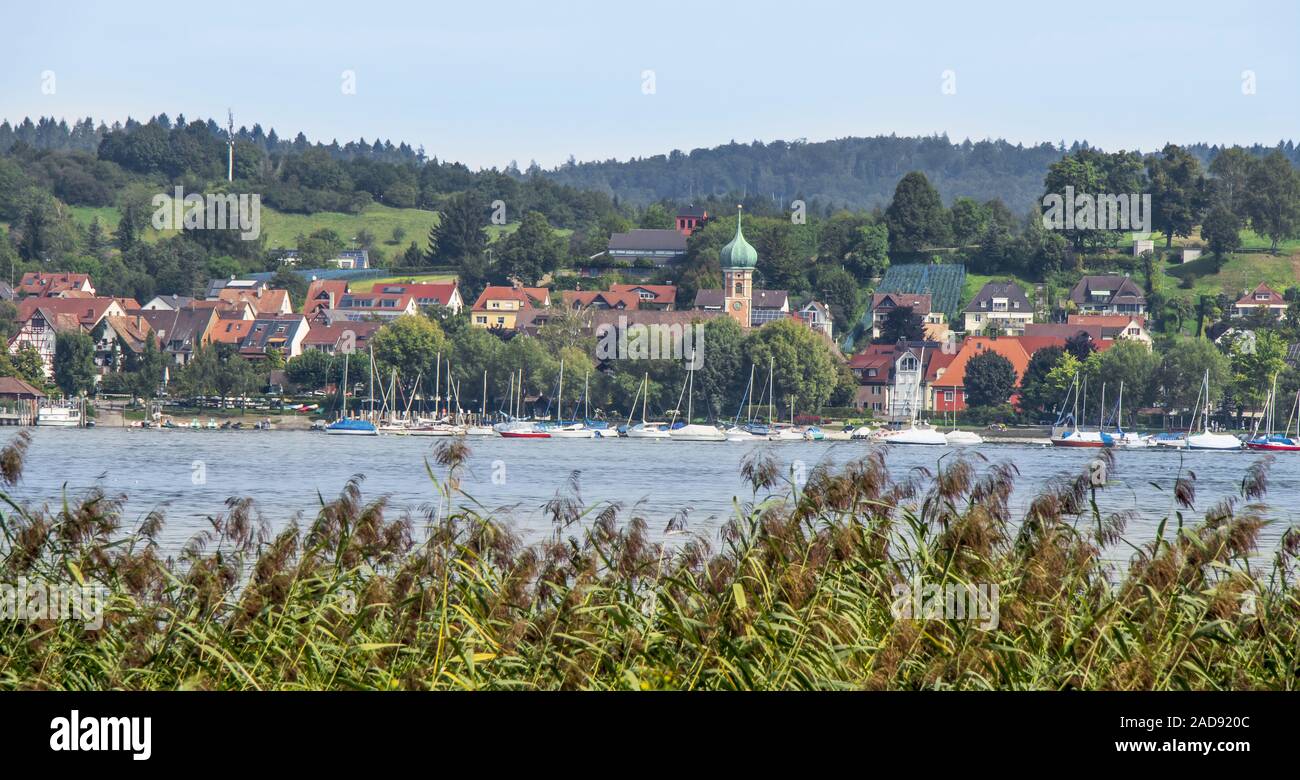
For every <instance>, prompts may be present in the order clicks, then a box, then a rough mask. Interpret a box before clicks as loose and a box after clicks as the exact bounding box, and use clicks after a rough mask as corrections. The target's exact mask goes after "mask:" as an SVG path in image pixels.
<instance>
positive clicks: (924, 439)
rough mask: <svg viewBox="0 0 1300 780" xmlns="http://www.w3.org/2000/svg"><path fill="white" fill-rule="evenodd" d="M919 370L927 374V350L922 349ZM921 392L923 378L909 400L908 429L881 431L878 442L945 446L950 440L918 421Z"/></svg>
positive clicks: (878, 433)
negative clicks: (919, 395)
mask: <svg viewBox="0 0 1300 780" xmlns="http://www.w3.org/2000/svg"><path fill="white" fill-rule="evenodd" d="M917 370H918V371H920V372H921V373H922V375H923V374H924V372H925V348H924V347H922V348H921V357H920V361H919V365H918V367H917ZM920 392H921V377H918V378H917V382H916V385H915V386H913V388H912V397H911V398H910V399H909V400H908V404H907V406H908V420H907V427H906V428H898V429H896V430H888V429H883V428H882V429H881V430H879V431H876V433H875V434H874V435H873V438H874V439H875V440H876V441H879V442H884V443H886V444H921V445H925V446H930V447H936V446H945V445H947V444H948V439H947V437H945V436H944V435H943V433H941V432H940V431H938V430H936V429H935V427H934V426H933V425H931V424H929V423H927V422H920V421H918V420H917V419H916V417H917V414H916V413H917V407H918V406H919V404H918V403H917V401H918V398H917V396H918V394H919V393H920Z"/></svg>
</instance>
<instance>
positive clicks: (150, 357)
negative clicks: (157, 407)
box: [127, 336, 167, 400]
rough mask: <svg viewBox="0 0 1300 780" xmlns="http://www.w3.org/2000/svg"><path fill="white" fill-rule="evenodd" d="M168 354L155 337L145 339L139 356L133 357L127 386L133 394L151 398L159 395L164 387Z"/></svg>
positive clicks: (138, 396)
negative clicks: (161, 349)
mask: <svg viewBox="0 0 1300 780" xmlns="http://www.w3.org/2000/svg"><path fill="white" fill-rule="evenodd" d="M166 359H167V358H166V356H165V355H164V354H163V353H162V352H161V351H159V349H158V345H157V343H156V341H155V340H154V338H153V337H152V336H150V337H149V338H147V339H145V342H144V349H143V350H142V351H141V352H140V355H139V357H136V358H133V359H132V361H131V362H132V365H131V366H130V374H129V379H128V383H127V386H128V387H129V388H130V392H131V395H133V396H135V397H137V398H143V399H145V400H149V399H152V398H154V397H155V396H157V395H158V390H159V388H161V387H162V381H163V371H164V367H165V361H166Z"/></svg>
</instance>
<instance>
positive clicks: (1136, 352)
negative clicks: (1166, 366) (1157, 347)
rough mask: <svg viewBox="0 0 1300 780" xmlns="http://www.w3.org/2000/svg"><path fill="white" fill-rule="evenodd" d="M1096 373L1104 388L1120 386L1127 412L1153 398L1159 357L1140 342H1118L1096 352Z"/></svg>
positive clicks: (1122, 340) (1126, 340)
mask: <svg viewBox="0 0 1300 780" xmlns="http://www.w3.org/2000/svg"><path fill="white" fill-rule="evenodd" d="M1099 361H1100V364H1101V366H1100V370H1099V374H1100V376H1102V377H1105V380H1106V382H1107V384H1108V386H1110V387H1112V388H1114V387H1118V386H1119V385H1120V384H1121V383H1122V384H1123V387H1124V406H1125V408H1127V409H1128V410H1129V411H1130V412H1131V411H1132V410H1134V409H1137V408H1138V407H1140V406H1145V405H1148V404H1150V403H1151V402H1152V401H1154V400H1155V396H1156V381H1155V380H1156V374H1157V373H1158V372H1159V370H1160V357H1159V356H1158V355H1156V354H1155V352H1154V351H1153V350H1151V349H1149V348H1148V347H1147V345H1146V344H1143V343H1142V342H1140V341H1134V340H1132V339H1120V340H1118V341H1116V342H1115V343H1114V344H1113V345H1112V346H1111V348H1110V349H1108V350H1106V351H1105V352H1102V353H1100V355H1099Z"/></svg>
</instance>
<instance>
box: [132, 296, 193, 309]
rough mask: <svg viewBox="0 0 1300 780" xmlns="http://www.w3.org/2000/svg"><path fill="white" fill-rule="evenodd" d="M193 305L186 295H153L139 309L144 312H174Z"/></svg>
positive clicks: (191, 299)
mask: <svg viewBox="0 0 1300 780" xmlns="http://www.w3.org/2000/svg"><path fill="white" fill-rule="evenodd" d="M193 303H194V299H193V298H191V297H189V296H187V295H155V296H154V297H152V298H150V299H149V301H148V302H147V303H145V305H143V306H141V307H140V308H142V309H144V310H146V311H176V310H177V309H184V308H185V307H186V306H189V305H191V304H193Z"/></svg>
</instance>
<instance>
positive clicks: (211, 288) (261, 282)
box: [203, 276, 271, 301]
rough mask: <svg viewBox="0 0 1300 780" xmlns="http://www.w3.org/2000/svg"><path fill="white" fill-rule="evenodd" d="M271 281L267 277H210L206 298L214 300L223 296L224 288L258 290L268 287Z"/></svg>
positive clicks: (204, 295)
mask: <svg viewBox="0 0 1300 780" xmlns="http://www.w3.org/2000/svg"><path fill="white" fill-rule="evenodd" d="M270 286H271V283H270V282H269V281H267V280H265V279H237V278H235V277H233V276H232V277H230V278H229V279H209V280H208V287H207V291H206V292H205V293H204V294H203V298H204V299H205V300H209V301H210V300H213V299H215V298H220V297H221V291H222V290H245V291H247V292H256V291H258V290H262V289H266V288H268V287H270Z"/></svg>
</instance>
